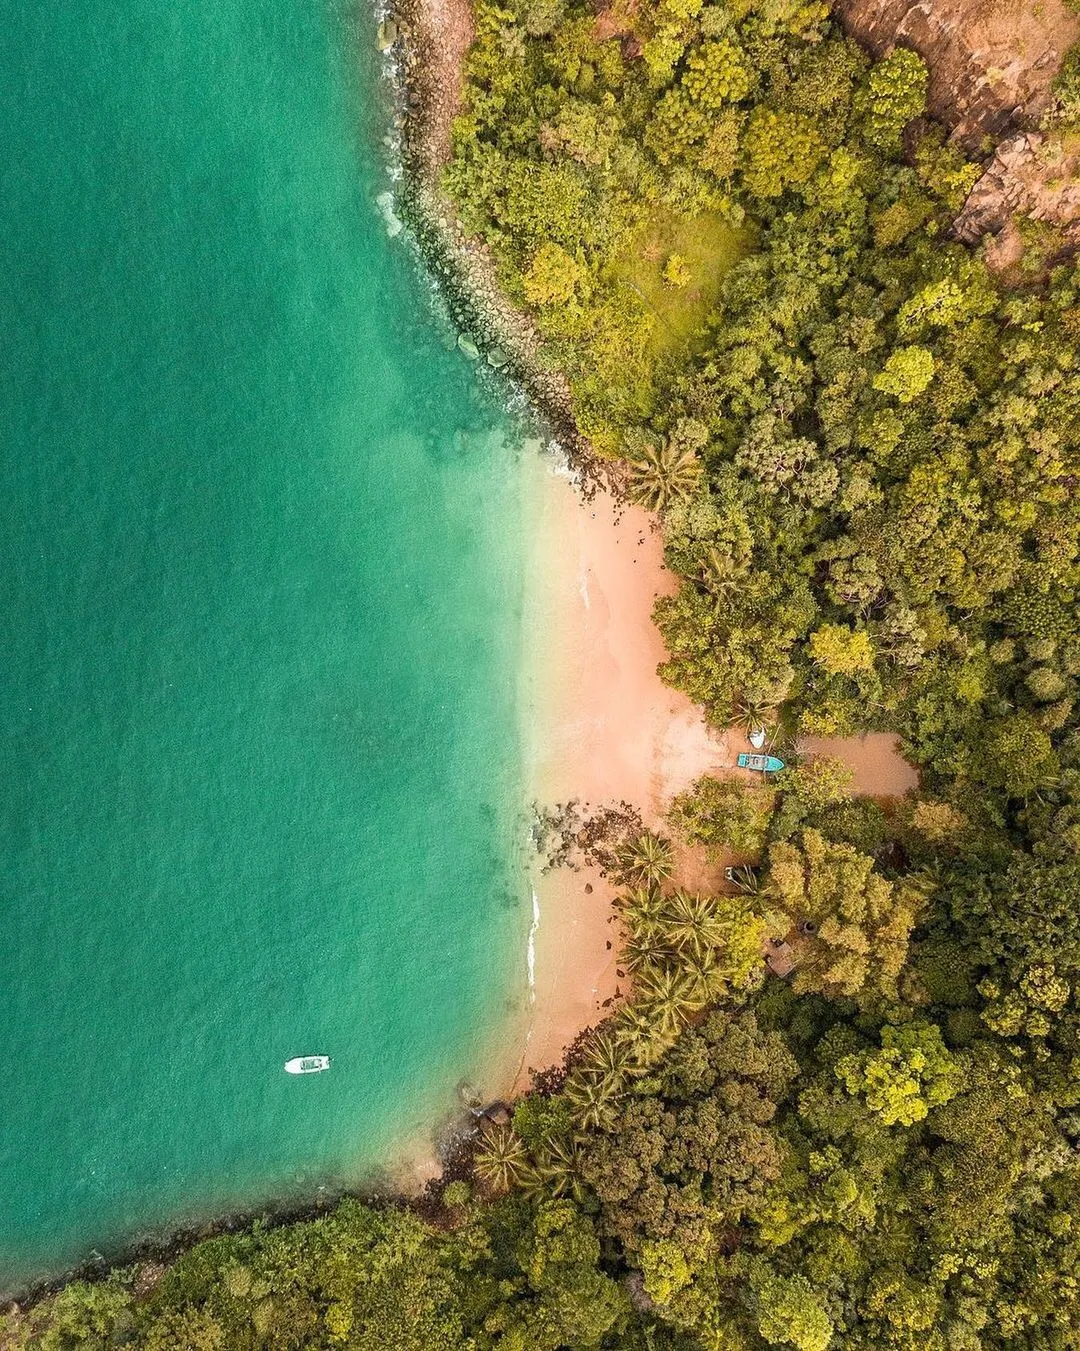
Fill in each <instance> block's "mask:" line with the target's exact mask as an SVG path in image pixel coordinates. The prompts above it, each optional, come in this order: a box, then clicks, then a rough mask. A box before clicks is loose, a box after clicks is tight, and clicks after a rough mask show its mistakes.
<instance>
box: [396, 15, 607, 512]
mask: <svg viewBox="0 0 1080 1351" xmlns="http://www.w3.org/2000/svg"><path fill="white" fill-rule="evenodd" d="M377 17H378V18H379V20H380V23H379V44H378V45H379V47H380V49H381V50H382V51H383V52H384V54H385V55H386V56H387V57H388V59H389V64H390V79H391V81H392V84H393V91H394V103H395V110H394V111H395V118H396V131H397V133H398V138H399V149H400V157H401V159H400V164H401V176H400V181H399V184H398V187H397V191H396V192H395V194H394V197H395V206H396V208H397V209H398V211H399V212H400V215H401V217H402V219H403V220H404V222H405V223H406V224H407V225H408V227H409V230H410V232H411V234H412V236H413V238H414V240H415V243H416V247H417V250H418V252H419V254H420V257H421V261H422V263H423V265H424V266H425V267H426V269H427V271H428V272H429V274H430V276H431V278H432V280H433V282H434V284H435V286H436V287H437V289H438V292H439V294H440V296H441V298H442V300H443V301H444V303H445V304H446V307H447V309H448V311H449V314H450V318H451V320H452V322H453V324H454V326H455V327H456V329H457V331H458V334H459V337H458V347H459V348H460V349H461V351H462V352H464V353H465V355H466V356H468V357H470V358H471V359H472V360H474V361H478V362H479V361H486V364H487V365H488V366H490V367H492V368H493V369H494V370H496V371H498V372H499V373H500V374H501V375H502V377H503V378H504V379H507V380H508V381H509V383H510V384H511V386H512V387H514V388H515V389H516V390H517V391H518V392H519V393H520V394H521V395H522V396H524V399H525V401H526V402H527V404H528V405H529V406H530V409H531V411H532V413H533V414H534V415H535V416H537V417H538V418H539V419H540V421H541V422H542V423H543V424H544V425H545V426H546V428H547V429H548V430H549V431H550V434H551V437H552V439H553V440H554V441H555V442H556V443H557V444H558V446H559V447H560V449H561V450H562V452H563V453H564V454H565V456H566V459H567V461H568V462H569V465H570V468H571V470H572V471H573V473H574V476H575V478H576V479H577V481H578V484H579V486H580V488H581V489H582V492H583V495H584V496H585V497H587V498H588V497H591V496H592V494H593V493H594V492H595V491H596V490H597V489H599V488H601V487H602V488H605V489H607V490H608V491H613V490H617V487H618V483H617V475H616V474H615V472H614V466H613V465H612V464H611V463H610V462H609V461H606V460H604V459H602V458H601V457H600V456H598V455H597V454H596V452H595V451H594V450H593V448H592V446H591V445H590V443H589V441H588V439H587V438H586V437H585V436H583V435H582V433H581V431H580V429H579V427H578V425H577V421H576V418H575V416H574V410H573V402H572V398H571V394H570V388H569V385H568V384H567V381H566V379H565V377H564V376H563V375H562V374H561V373H560V372H559V371H557V370H554V369H552V367H551V366H550V364H548V362H547V361H546V360H545V356H544V352H543V348H542V343H541V340H540V337H539V335H538V334H537V332H536V330H535V329H534V327H533V326H532V324H531V322H530V320H529V319H528V317H527V316H526V315H524V314H523V313H522V312H521V311H520V310H518V309H516V308H515V307H514V306H513V305H512V304H511V303H510V301H509V300H508V299H507V298H506V296H505V295H504V294H503V291H502V288H501V287H500V286H499V283H498V279H497V276H496V271H495V261H494V259H493V257H492V255H491V253H490V251H489V250H488V248H487V247H486V245H484V244H483V243H481V242H480V241H478V240H476V239H472V238H470V237H469V236H468V234H467V233H466V231H465V229H464V227H463V226H462V224H461V222H460V220H459V219H458V216H457V212H456V210H455V207H454V204H453V203H452V202H451V200H450V199H449V197H448V196H447V194H446V192H445V191H444V190H443V187H442V175H443V170H444V169H445V167H446V165H447V164H448V163H449V161H450V158H451V154H452V127H453V121H454V118H455V117H456V116H457V114H458V112H459V110H460V108H461V102H462V94H463V86H464V63H465V57H466V55H467V53H468V50H469V47H470V46H471V45H472V42H473V38H474V34H475V27H474V23H473V14H472V7H471V3H470V0H393V4H392V7H390V6H387V7H384V8H383V9H381V10H380V11H377Z"/></svg>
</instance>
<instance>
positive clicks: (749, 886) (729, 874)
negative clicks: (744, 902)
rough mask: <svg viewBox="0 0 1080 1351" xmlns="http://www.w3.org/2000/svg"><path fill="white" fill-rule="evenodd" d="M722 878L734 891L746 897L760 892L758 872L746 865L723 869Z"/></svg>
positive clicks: (741, 864) (738, 864) (740, 864)
mask: <svg viewBox="0 0 1080 1351" xmlns="http://www.w3.org/2000/svg"><path fill="white" fill-rule="evenodd" d="M724 876H725V877H726V878H727V880H728V881H729V882H730V883H731V885H732V886H733V887H734V888H735V889H736V891H741V892H742V893H743V894H744V895H746V896H756V895H757V894H758V892H759V891H760V890H761V879H760V878H759V876H758V871H757V869H756V868H751V867H750V865H749V864H748V863H737V864H735V866H734V867H732V868H727V869H725V871H724Z"/></svg>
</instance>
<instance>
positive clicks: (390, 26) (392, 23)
mask: <svg viewBox="0 0 1080 1351" xmlns="http://www.w3.org/2000/svg"><path fill="white" fill-rule="evenodd" d="M397 40H398V26H397V20H396V19H383V21H382V23H381V24H379V33H378V37H377V38H376V45H377V46H378V48H379V51H380V52H388V51H389V50H390V48H391V47H392V46H393V45H394V43H395V42H397Z"/></svg>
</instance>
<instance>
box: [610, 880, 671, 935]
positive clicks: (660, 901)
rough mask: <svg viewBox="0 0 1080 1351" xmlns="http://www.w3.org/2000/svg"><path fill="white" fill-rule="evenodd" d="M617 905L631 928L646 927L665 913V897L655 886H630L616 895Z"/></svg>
mask: <svg viewBox="0 0 1080 1351" xmlns="http://www.w3.org/2000/svg"><path fill="white" fill-rule="evenodd" d="M615 907H616V909H617V910H619V911H620V912H621V913H622V915H623V917H624V919H625V920H626V922H627V924H629V925H630V927H631V928H633V929H640V928H646V927H648V926H649V925H651V924H655V923H656V921H657V920H658V919H659V918H660V916H661V915H662V914H663V913H664V898H663V896H662V895H661V894H660V891H659V889H658V888H657V887H654V886H650V887H630V888H629V889H628V890H626V891H624V892H623V893H622V894H621V895H620V896H616V897H615Z"/></svg>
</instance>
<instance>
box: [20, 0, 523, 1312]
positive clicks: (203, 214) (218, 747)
mask: <svg viewBox="0 0 1080 1351" xmlns="http://www.w3.org/2000/svg"><path fill="white" fill-rule="evenodd" d="M0 17H2V22H3V28H4V33H5V44H4V52H3V54H2V56H0V74H2V76H3V78H2V79H0V126H2V129H3V135H4V145H5V163H4V165H3V169H2V171H0V172H2V173H3V175H4V198H5V205H6V226H7V228H6V230H5V233H4V237H3V240H2V242H0V252H2V256H3V267H2V269H0V301H2V303H0V325H2V328H3V345H2V356H0V388H2V390H3V395H4V399H3V404H4V408H5V426H4V430H3V432H2V433H0V437H2V453H0V475H2V480H3V482H2V492H0V513H2V517H3V522H2V524H3V529H2V532H0V550H2V551H3V574H2V575H3V579H4V606H3V624H4V630H5V632H4V638H5V642H4V649H5V650H4V666H3V684H2V687H0V729H2V730H0V737H2V745H3V755H4V764H5V773H4V776H3V779H2V781H0V825H2V830H3V889H2V892H0V913H2V919H3V933H4V949H5V975H4V998H3V1001H2V1002H0V1036H2V1043H3V1045H4V1046H5V1048H6V1053H7V1055H8V1056H9V1070H8V1073H7V1074H6V1075H5V1084H4V1088H3V1090H2V1096H0V1102H2V1106H0V1289H3V1290H10V1289H13V1288H16V1287H18V1286H20V1285H23V1284H25V1283H26V1282H28V1281H29V1280H31V1279H34V1278H36V1277H38V1276H42V1275H45V1274H50V1273H56V1272H59V1271H61V1270H62V1269H64V1268H65V1267H66V1266H67V1265H69V1264H71V1263H74V1262H77V1261H80V1260H82V1259H83V1258H85V1257H86V1256H87V1255H88V1254H89V1252H90V1251H91V1249H93V1248H98V1249H104V1250H109V1249H110V1248H113V1247H115V1246H116V1245H119V1244H123V1243H125V1242H127V1241H130V1240H132V1239H135V1238H137V1237H139V1236H140V1235H142V1234H144V1233H146V1232H148V1231H154V1232H163V1231H167V1230H168V1229H169V1228H170V1227H172V1226H174V1225H176V1224H177V1223H181V1222H184V1221H187V1220H191V1219H196V1218H199V1217H202V1216H207V1215H212V1214H214V1213H217V1212H220V1211H222V1210H224V1209H228V1208H232V1207H236V1206H246V1205H253V1204H259V1203H261V1202H263V1201H267V1200H271V1199H274V1198H281V1199H289V1198H291V1197H294V1196H308V1197H310V1196H311V1195H312V1194H313V1193H314V1192H315V1189H316V1188H317V1187H318V1186H319V1185H320V1184H322V1183H326V1184H330V1185H333V1184H336V1183H340V1182H354V1181H356V1180H358V1179H361V1178H362V1177H363V1176H365V1174H367V1173H368V1172H369V1170H370V1169H372V1168H373V1167H375V1166H377V1165H379V1164H380V1163H383V1162H386V1161H388V1160H390V1159H391V1158H392V1155H393V1151H394V1142H395V1141H401V1140H404V1139H407V1138H415V1137H416V1136H417V1134H418V1133H419V1134H422V1133H423V1131H424V1130H425V1129H426V1128H427V1127H428V1126H430V1125H431V1124H433V1123H434V1121H435V1119H436V1118H437V1116H438V1115H439V1114H440V1113H441V1112H442V1111H443V1110H445V1109H446V1108H447V1107H448V1106H450V1105H451V1104H452V1103H453V1101H454V1096H455V1085H456V1083H457V1081H458V1080H459V1079H460V1078H461V1077H462V1076H470V1077H476V1076H478V1075H479V1076H482V1074H483V1067H484V1063H485V1060H486V1057H487V1055H488V1052H489V1050H490V1044H491V1036H492V1028H493V1026H495V1025H496V1024H497V1023H499V1022H500V1020H502V1019H503V1018H505V1017H506V1015H507V1013H508V1011H512V1010H513V1009H514V1008H515V1007H519V1006H520V1005H521V1002H522V1000H523V999H524V979H525V939H526V934H527V931H528V927H529V923H530V916H531V909H530V897H529V889H528V883H527V880H526V875H525V873H526V870H525V863H524V860H523V858H522V839H523V829H522V824H523V822H522V803H523V797H524V793H523V787H522V782H521V774H522V765H521V744H520V718H521V709H520V707H519V695H518V684H517V681H516V680H515V675H514V673H515V672H516V670H517V668H518V663H519V660H520V650H519V649H520V637H521V624H522V586H523V570H524V564H523V558H522V553H523V550H522V542H521V526H522V522H523V519H524V518H525V516H526V515H527V511H528V502H527V490H526V488H525V487H524V486H523V482H522V476H521V474H520V472H519V470H520V466H519V464H518V459H517V456H518V451H517V448H516V443H515V441H514V438H513V437H512V435H510V434H509V432H508V429H507V427H506V426H505V424H504V423H503V421H502V419H501V417H500V415H499V414H498V412H497V411H495V410H494V409H493V408H492V407H491V406H490V405H489V404H488V403H486V402H485V400H484V398H483V397H482V396H480V395H479V394H478V392H477V390H476V388H475V381H474V374H475V373H474V370H473V368H472V367H470V365H469V363H468V362H467V361H466V360H465V359H464V358H463V357H462V356H461V355H460V354H459V353H457V352H452V351H447V350H446V348H445V346H444V345H443V342H442V340H441V339H442V335H440V334H439V333H438V332H437V329H436V326H435V323H434V320H433V318H432V314H431V310H430V305H429V299H428V296H427V293H426V285H425V283H424V282H423V280H422V279H421V278H420V276H419V275H418V273H417V270H416V269H415V266H414V264H413V261H412V259H411V258H410V256H409V254H408V251H407V249H406V248H405V246H404V245H403V244H402V242H401V241H400V240H397V241H390V240H388V239H387V237H386V233H385V224H384V221H383V219H382V217H381V216H380V213H379V210H378V207H377V203H376V198H377V196H378V194H379V193H380V192H382V191H383V190H384V189H385V187H386V179H385V175H384V173H383V170H382V167H381V164H380V153H381V146H380V142H381V137H382V134H383V131H384V129H385V125H386V118H387V109H386V106H385V101H386V92H385V90H384V89H382V88H381V87H380V84H379V75H378V67H377V60H376V58H375V55H374V53H373V50H372V48H373V38H374V19H373V18H371V17H370V16H369V15H368V14H367V13H366V12H365V13H363V14H361V13H359V12H358V11H357V10H355V9H354V8H353V7H352V6H351V5H341V4H336V3H333V0H299V3H297V2H296V0H290V2H289V3H286V0H268V3H267V4H265V5H262V6H260V7H258V9H257V10H253V9H252V8H251V7H250V6H249V5H241V4H240V3H239V0H191V2H190V3H189V4H187V5H184V6H180V7H177V6H176V5H174V4H166V3H165V0H136V2H135V3H132V4H128V5H125V6H120V5H117V4H116V3H115V0H86V3H85V4H82V5H79V6H74V7H73V6H70V5H67V4H61V3H60V0H42V3H40V4H36V5H31V6H25V5H17V4H15V3H13V2H12V0H0ZM358 55H359V59H358ZM306 1053H325V1054H329V1055H330V1056H331V1057H332V1059H333V1067H332V1069H331V1071H330V1072H329V1073H327V1074H321V1075H313V1076H305V1077H296V1078H294V1077H292V1076H289V1075H286V1074H284V1073H283V1072H282V1064H283V1062H284V1061H285V1060H286V1059H287V1058H288V1057H291V1056H295V1055H298V1054H306Z"/></svg>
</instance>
